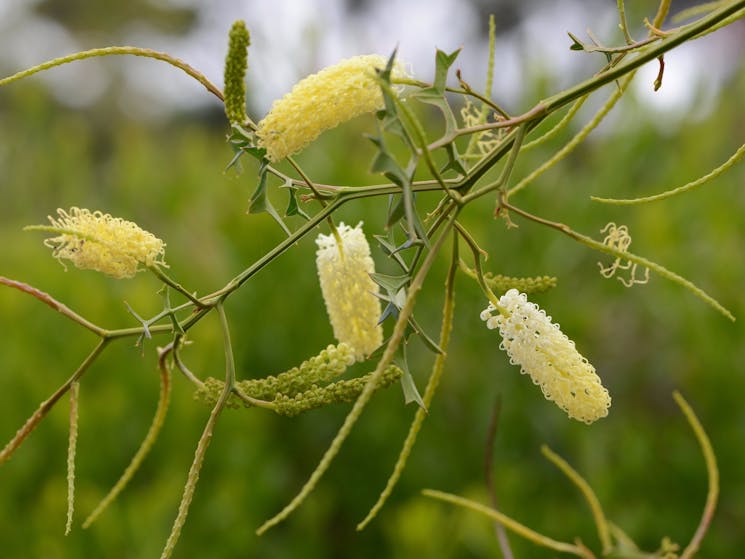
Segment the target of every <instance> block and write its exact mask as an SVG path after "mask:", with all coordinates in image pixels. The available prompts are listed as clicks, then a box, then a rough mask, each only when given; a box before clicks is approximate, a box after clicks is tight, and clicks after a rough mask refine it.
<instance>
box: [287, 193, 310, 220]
mask: <svg viewBox="0 0 745 559" xmlns="http://www.w3.org/2000/svg"><path fill="white" fill-rule="evenodd" d="M288 192H289V195H290V199H289V201H288V203H287V209H286V210H285V217H289V216H292V215H299V216H300V217H302V218H303V219H305V220H306V221H310V216H309V215H308V214H307V213H305V212H304V211H303V210H302V209H301V208H300V206H299V205H298V203H297V193H296V192H295V189H294V188H289V189H288Z"/></svg>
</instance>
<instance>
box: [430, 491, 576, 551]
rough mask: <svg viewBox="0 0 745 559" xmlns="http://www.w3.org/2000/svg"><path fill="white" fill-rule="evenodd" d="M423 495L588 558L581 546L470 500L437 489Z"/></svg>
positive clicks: (550, 547)
mask: <svg viewBox="0 0 745 559" xmlns="http://www.w3.org/2000/svg"><path fill="white" fill-rule="evenodd" d="M422 495H424V496H426V497H432V498H433V499H439V500H440V501H445V502H447V503H452V504H454V505H458V506H460V507H464V508H467V509H471V510H473V511H476V512H479V513H481V514H483V515H485V516H488V517H489V518H491V519H492V520H494V521H496V522H499V523H500V524H502V525H503V526H504V527H505V528H507V529H508V530H511V531H512V532H514V533H515V534H517V535H518V536H521V537H523V538H525V539H526V540H530V541H531V542H533V543H534V544H536V545H540V546H543V547H547V548H549V549H553V550H554V551H559V552H561V553H571V554H572V555H577V556H578V557H586V556H587V554H586V552H585V550H584V549H583V548H581V547H580V546H577V545H573V544H570V543H567V542H560V541H558V540H554V539H552V538H549V537H547V536H544V535H543V534H541V533H539V532H536V531H535V530H532V529H530V528H528V527H527V526H525V525H524V524H520V523H519V522H517V521H516V520H513V519H512V518H510V517H509V516H507V515H506V514H502V513H501V512H499V511H497V510H494V509H491V508H489V507H487V506H484V505H482V504H481V503H477V502H475V501H471V500H470V499H464V498H463V497H459V496H457V495H453V494H451V493H445V492H444V491H437V490H435V489H424V490H422Z"/></svg>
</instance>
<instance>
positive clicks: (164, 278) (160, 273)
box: [147, 264, 207, 312]
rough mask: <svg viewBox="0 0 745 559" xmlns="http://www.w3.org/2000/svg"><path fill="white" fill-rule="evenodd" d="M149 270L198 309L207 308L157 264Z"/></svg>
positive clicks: (149, 267)
mask: <svg viewBox="0 0 745 559" xmlns="http://www.w3.org/2000/svg"><path fill="white" fill-rule="evenodd" d="M147 269H148V270H150V271H151V272H152V273H153V274H155V277H157V278H158V279H159V280H160V281H162V282H163V283H165V284H166V285H169V286H171V287H172V288H173V289H175V290H176V291H178V292H179V293H181V295H183V296H184V297H186V298H187V299H189V301H191V302H192V303H194V305H196V307H197V308H199V309H201V308H204V307H206V306H207V305H205V304H204V303H203V302H202V301H200V300H199V299H198V298H197V297H196V296H195V295H193V294H192V293H189V292H188V291H187V290H186V288H184V287H183V286H182V285H181V284H180V283H178V282H176V281H175V280H173V279H171V278H170V277H169V276H168V274H166V273H165V272H164V271H163V270H162V269H161V268H160V266H158V265H157V264H154V265H152V266H148V267H147ZM171 312H173V310H171Z"/></svg>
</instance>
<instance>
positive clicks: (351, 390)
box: [194, 365, 403, 417]
mask: <svg viewBox="0 0 745 559" xmlns="http://www.w3.org/2000/svg"><path fill="white" fill-rule="evenodd" d="M372 375H373V373H368V374H366V375H364V376H361V377H357V378H353V379H349V380H340V381H337V382H333V383H331V384H328V385H326V386H319V385H318V384H311V385H309V386H307V387H306V389H305V390H304V391H303V392H289V393H286V392H281V391H279V390H278V391H276V392H275V393H274V394H273V395H272V397H271V400H273V402H272V403H273V405H274V411H275V412H276V413H278V414H279V415H284V416H287V417H292V416H295V415H298V414H300V413H303V412H306V411H309V410H313V409H316V408H320V407H322V406H326V405H328V404H337V403H345V402H346V403H349V402H354V401H355V400H356V399H357V397H358V396H359V395H360V393H361V392H362V390H363V389H364V388H365V385H366V384H367V383H368V381H369V380H370V378H371V377H372ZM402 375H403V371H401V369H399V368H398V367H396V366H395V365H391V366H390V367H388V368H387V369H386V370H385V371H383V376H382V377H381V379H380V383H379V384H378V385H377V386H376V389H380V388H386V387H388V386H390V385H391V384H393V383H394V382H396V381H397V380H399V379H400V378H401V376H402ZM280 376H281V375H280ZM270 378H275V379H276V378H277V377H270ZM261 380H268V379H261ZM251 382H253V381H243V382H239V383H236V384H237V386H238V388H240V390H241V391H242V392H243V393H244V394H246V395H248V396H252V397H254V398H255V397H257V393H255V392H253V393H252V392H251V386H252V385H251V384H250V383H251ZM223 386H224V383H223V381H221V380H219V379H216V378H212V377H209V378H207V379H206V380H205V381H204V385H203V386H202V387H200V388H199V389H197V391H196V392H195V394H194V398H195V399H197V400H202V401H204V402H205V403H207V404H210V405H212V404H213V403H214V402H216V401H217V399H218V398H219V396H220V393H221V392H222V389H223ZM262 396H263V394H262ZM226 407H228V408H240V407H250V405H249V404H247V403H246V402H244V401H243V400H241V399H240V398H238V396H235V395H231V396H230V398H229V399H228V401H227V403H226Z"/></svg>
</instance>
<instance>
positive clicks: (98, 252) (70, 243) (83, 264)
mask: <svg viewBox="0 0 745 559" xmlns="http://www.w3.org/2000/svg"><path fill="white" fill-rule="evenodd" d="M57 214H58V215H59V218H57V219H55V218H53V217H51V216H49V221H50V222H51V224H52V225H51V227H49V226H31V227H26V229H30V230H33V229H38V230H42V231H49V232H59V233H60V235H59V236H57V237H52V238H50V239H46V240H45V241H44V244H45V245H46V246H48V247H49V248H51V249H53V251H54V252H53V255H54V257H55V258H56V259H57V260H60V261H62V260H63V259H67V260H70V261H71V262H72V263H73V264H75V266H76V267H78V268H81V269H84V270H96V271H98V272H103V273H104V274H106V275H109V276H112V277H114V278H120V279H121V278H131V277H132V276H134V275H135V273H136V272H137V271H138V268H139V267H140V265H143V266H153V265H155V264H159V265H161V266H163V265H165V262H163V260H162V257H163V253H164V248H165V243H164V242H163V241H161V240H160V239H158V238H157V237H156V236H155V235H153V234H152V233H148V232H147V231H144V230H143V229H140V227H138V226H137V224H136V223H132V222H131V221H125V220H123V219H121V218H118V217H111V216H110V215H109V214H104V213H102V212H99V211H95V212H91V211H90V210H86V209H81V208H75V207H73V208H70V211H69V212H67V211H65V210H62V209H58V210H57ZM63 265H64V263H63Z"/></svg>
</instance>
